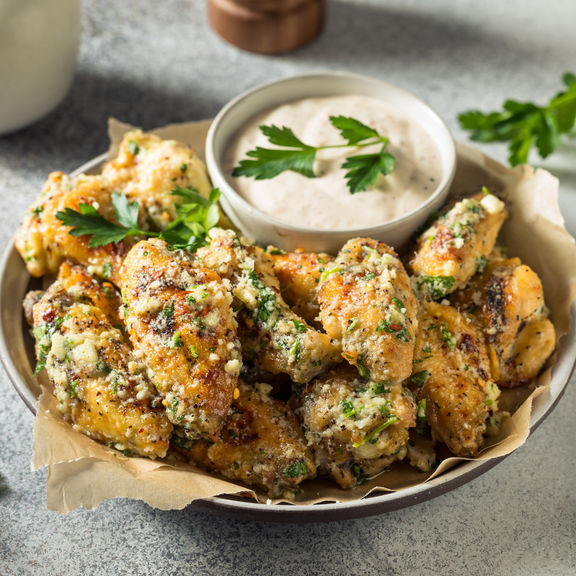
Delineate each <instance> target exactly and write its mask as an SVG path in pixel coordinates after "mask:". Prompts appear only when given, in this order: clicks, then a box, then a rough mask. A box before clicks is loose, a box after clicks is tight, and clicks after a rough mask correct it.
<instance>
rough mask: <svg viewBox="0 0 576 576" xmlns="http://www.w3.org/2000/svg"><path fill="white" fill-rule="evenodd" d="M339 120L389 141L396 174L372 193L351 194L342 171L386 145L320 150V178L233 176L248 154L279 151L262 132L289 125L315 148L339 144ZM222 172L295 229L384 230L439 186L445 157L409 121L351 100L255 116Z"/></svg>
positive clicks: (380, 106)
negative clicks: (344, 165)
mask: <svg viewBox="0 0 576 576" xmlns="http://www.w3.org/2000/svg"><path fill="white" fill-rule="evenodd" d="M338 115H342V116H351V117H353V118H356V119H357V120H360V122H363V123H364V124H366V125H367V126H370V127H371V128H374V129H375V130H377V131H378V133H379V134H381V135H382V136H385V137H387V138H389V140H390V142H389V144H388V147H387V152H390V153H391V154H393V155H394V156H395V157H396V168H395V169H394V171H393V172H392V174H389V175H388V176H382V175H379V176H378V179H377V181H376V185H375V187H374V188H373V189H370V190H367V191H365V192H359V193H357V194H351V193H350V190H349V189H348V186H347V184H346V180H345V178H344V174H345V170H343V169H342V168H340V166H341V165H342V163H343V162H344V160H345V159H346V158H347V157H349V156H352V155H355V154H369V153H374V152H379V151H380V149H381V146H382V145H381V144H377V145H374V146H370V147H365V148H360V149H357V148H339V149H330V150H321V151H319V152H318V153H317V155H316V162H315V165H314V172H315V174H316V175H317V177H316V178H306V177H305V176H302V175H301V174H297V173H295V172H283V173H282V174H280V175H279V176H276V177H275V178H273V179H271V180H254V179H253V178H247V177H243V176H242V177H232V176H231V172H232V169H233V168H234V166H237V165H238V163H239V162H240V160H243V159H245V158H246V153H247V152H248V151H249V150H253V149H254V148H256V147H257V146H261V147H263V148H273V147H274V146H272V145H271V144H270V143H269V142H268V140H267V138H266V137H265V136H264V135H263V134H262V133H261V131H260V130H259V126H261V125H271V124H273V125H276V126H279V127H281V126H287V127H289V128H291V129H292V131H293V132H294V134H295V135H296V136H297V137H298V138H299V139H300V140H302V142H304V143H305V144H309V145H311V146H324V145H333V144H341V143H343V142H344V140H343V139H342V137H341V135H340V132H339V131H338V130H337V129H336V128H334V127H333V126H332V124H331V123H330V120H329V117H330V116H338ZM224 169H225V174H226V175H227V180H228V182H229V184H230V185H231V186H232V187H233V188H234V189H235V190H236V191H237V192H238V193H239V194H241V195H242V196H243V197H244V198H245V199H246V200H247V201H248V202H249V203H250V204H252V205H253V206H255V207H256V208H258V209H259V210H261V211H262V212H264V213H266V214H269V215H270V216H274V217H276V218H278V219H279V220H282V221H283V222H286V223H290V224H294V225H297V226H304V227H311V228H315V229H320V230H346V229H349V228H360V227H366V226H374V225H377V224H382V223H384V222H386V221H389V220H393V219H395V218H398V217H400V216H402V215H404V214H407V213H408V212H411V211H412V210H414V209H415V208H417V207H418V206H419V205H420V204H422V203H423V202H424V201H425V200H426V199H427V198H428V197H429V196H430V195H431V194H432V192H433V191H434V189H435V188H436V186H437V184H438V182H439V181H440V178H441V159H440V153H439V151H438V149H437V148H436V146H435V144H434V142H433V141H432V138H431V137H430V136H429V134H428V133H427V132H426V130H425V129H424V128H422V127H421V126H420V125H419V124H417V123H416V122H415V121H414V120H413V119H411V118H410V117H409V116H407V115H406V114H404V113H403V112H401V111H400V110H398V109H395V108H393V107H391V106H390V105H388V104H386V103H385V102H382V101H381V100H378V99H376V98H370V97H367V96H362V95H356V94H350V95H343V96H334V97H325V98H306V99H301V100H294V101H292V102H289V103H287V104H284V105H282V106H280V107H278V108H273V109H270V110H267V111H265V112H263V113H262V114H259V115H257V116H255V117H254V118H252V119H251V120H249V121H248V122H247V123H246V125H245V126H243V127H242V128H241V129H240V130H239V131H238V133H237V134H236V135H235V136H234V138H233V139H232V141H231V143H230V145H229V147H228V149H227V151H226V154H225V157H224Z"/></svg>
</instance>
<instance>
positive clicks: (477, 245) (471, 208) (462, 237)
mask: <svg viewBox="0 0 576 576" xmlns="http://www.w3.org/2000/svg"><path fill="white" fill-rule="evenodd" d="M506 217H507V212H506V207H505V204H504V202H502V201H501V200H500V199H499V198H497V197H496V196H494V195H493V194H485V193H482V194H477V195H476V196H473V197H472V198H466V199H464V200H461V201H460V202H457V203H456V204H455V205H454V206H453V207H452V208H451V209H450V210H449V211H448V212H446V214H444V215H443V216H440V218H438V219H437V220H436V221H435V222H434V223H433V224H432V226H430V228H428V229H427V230H426V231H425V232H423V233H422V234H421V235H420V237H419V238H418V240H417V250H416V253H415V254H414V256H413V258H412V260H411V261H410V268H411V270H412V272H413V273H414V275H415V277H416V279H415V280H416V286H417V288H418V291H419V292H420V294H422V295H423V296H424V297H427V298H429V299H432V300H437V299H439V298H443V297H444V296H446V295H447V294H449V293H451V292H454V291H455V290H458V289H459V288H464V286H466V284H467V283H468V281H469V280H470V278H471V277H472V276H473V275H474V274H475V273H476V272H477V271H478V269H479V268H481V267H482V266H483V265H484V263H485V260H486V258H487V256H488V255H489V254H490V253H491V252H492V249H493V248H494V244H495V243H496V238H497V236H498V232H499V231H500V228H501V227H502V224H503V223H504V220H505V219H506Z"/></svg>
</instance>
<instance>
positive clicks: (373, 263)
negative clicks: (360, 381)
mask: <svg viewBox="0 0 576 576" xmlns="http://www.w3.org/2000/svg"><path fill="white" fill-rule="evenodd" d="M318 301H319V303H320V319H321V320H322V325H323V326H324V329H325V330H326V333H327V334H328V335H329V336H330V337H331V338H333V339H335V340H338V341H340V342H341V346H342V356H343V357H344V358H345V359H346V360H348V361H349V362H350V363H351V364H354V365H355V366H356V367H357V368H358V371H359V372H360V375H361V376H364V377H366V378H371V379H372V380H375V381H379V382H383V381H386V382H394V383H396V382H401V381H402V380H404V379H406V378H408V376H410V372H411V370H412V355H413V352H414V336H415V332H416V328H417V325H418V321H417V302H416V299H415V297H414V294H413V292H412V289H411V286H410V280H409V278H408V275H407V273H406V270H405V269H404V266H403V265H402V263H401V262H400V260H399V259H398V256H397V255H396V253H395V252H394V250H392V248H390V247H389V246H387V245H386V244H384V243H383V242H378V241H376V240H372V239H369V238H355V239H352V240H349V241H348V242H347V243H346V244H345V245H344V247H343V248H342V250H341V251H340V253H339V254H338V256H337V258H336V261H335V264H334V266H333V267H332V268H329V269H327V270H326V271H325V272H324V273H323V279H322V283H321V286H320V292H319V294H318Z"/></svg>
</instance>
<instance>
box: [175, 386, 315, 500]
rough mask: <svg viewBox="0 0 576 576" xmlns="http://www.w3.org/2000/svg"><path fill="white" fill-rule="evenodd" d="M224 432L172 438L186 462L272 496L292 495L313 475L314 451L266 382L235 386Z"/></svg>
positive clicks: (294, 420) (292, 417)
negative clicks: (235, 395)
mask: <svg viewBox="0 0 576 576" xmlns="http://www.w3.org/2000/svg"><path fill="white" fill-rule="evenodd" d="M239 392H240V394H239V397H238V398H237V399H235V400H234V402H233V403H232V407H231V409H230V412H229V414H228V417H227V418H226V422H225V423H224V426H223V427H222V430H221V431H220V432H219V433H217V434H214V435H212V436H210V437H209V438H207V439H200V440H196V441H194V442H193V444H192V445H191V446H188V445H189V444H190V442H187V441H186V440H182V439H178V438H175V439H174V442H173V443H175V444H176V446H178V448H179V450H180V451H183V452H184V453H185V454H186V455H187V457H188V458H189V460H190V461H192V462H194V463H196V464H198V465H200V466H202V467H204V468H207V469H209V470H212V471H215V472H218V473H220V474H222V475H223V476H225V477H226V478H230V479H232V480H235V481H239V482H242V483H244V484H247V485H248V486H256V487H259V488H262V489H264V490H265V491H266V492H267V493H268V495H269V496H270V497H271V498H280V497H282V498H291V497H293V496H294V494H295V492H296V491H297V489H298V485H299V484H300V483H301V482H302V481H303V480H306V479H308V478H314V476H315V475H316V466H315V464H314V460H313V458H312V453H311V452H310V449H309V448H308V446H307V443H306V439H305V438H304V434H303V433H302V429H301V426H300V423H299V422H298V420H297V418H296V417H295V416H294V414H293V413H292V410H291V409H290V408H289V406H288V405H287V404H285V403H283V402H280V401H279V400H275V399H273V398H271V397H270V396H269V395H268V386H267V385H266V384H258V385H256V386H254V387H252V386H249V385H248V384H245V383H240V384H239Z"/></svg>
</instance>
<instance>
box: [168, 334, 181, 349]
mask: <svg viewBox="0 0 576 576" xmlns="http://www.w3.org/2000/svg"><path fill="white" fill-rule="evenodd" d="M181 346H182V337H181V336H180V332H174V335H173V336H172V340H171V341H170V348H180V347H181Z"/></svg>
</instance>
